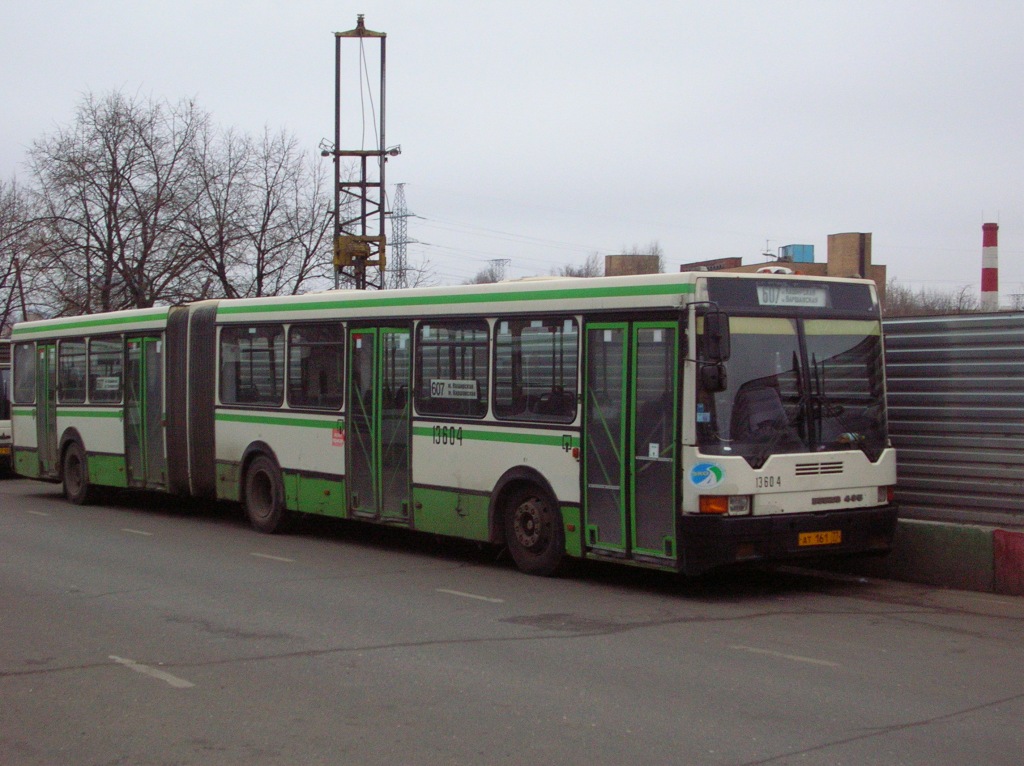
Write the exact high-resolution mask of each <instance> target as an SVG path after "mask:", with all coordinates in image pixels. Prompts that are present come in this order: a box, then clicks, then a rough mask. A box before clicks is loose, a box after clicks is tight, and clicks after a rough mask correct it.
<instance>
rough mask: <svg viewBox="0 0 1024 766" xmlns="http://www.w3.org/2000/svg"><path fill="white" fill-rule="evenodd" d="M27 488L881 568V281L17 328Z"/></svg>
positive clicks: (271, 514) (531, 568) (791, 279)
mask: <svg viewBox="0 0 1024 766" xmlns="http://www.w3.org/2000/svg"><path fill="white" fill-rule="evenodd" d="M13 340H14V344H15V345H14V354H13V356H14V382H13V392H12V398H13V403H14V404H13V427H14V462H15V470H16V471H17V472H18V473H20V474H22V475H24V476H29V477H36V478H40V479H47V480H54V481H62V482H63V489H64V493H65V495H66V496H67V498H68V499H69V500H70V501H71V502H73V503H82V502H85V501H86V500H87V499H88V498H89V497H90V495H91V490H92V489H93V488H95V487H98V486H107V487H134V488H147V489H153V490H159V491H162V492H169V493H173V494H176V495H181V496H192V497H203V498H219V499H229V500H234V501H238V502H240V503H242V504H243V505H244V507H245V510H246V512H247V514H248V517H249V519H250V521H251V523H252V525H253V526H254V527H256V528H257V529H258V530H261V531H263V532H276V531H279V530H281V529H284V528H285V527H286V525H287V522H288V521H289V520H290V519H291V518H292V517H293V516H294V515H295V514H298V513H308V514H322V515H325V516H334V517H340V518H346V519H357V520H364V521H366V522H373V523H378V524H389V525H395V526H402V527H408V528H410V529H415V530H420V531H423V532H428V533H433V534H438V535H447V536H452V537H459V538H465V539H469V540H477V541H483V542H489V543H495V544H502V545H506V546H507V547H508V549H509V551H510V552H511V555H512V557H513V559H514V560H515V562H516V564H517V565H518V566H519V567H520V568H521V569H522V570H524V571H527V572H530V573H534V574H550V573H552V572H554V571H555V570H556V569H557V568H558V566H559V564H560V563H561V562H562V561H563V560H565V559H566V558H583V559H601V560H607V561H619V562H623V563H630V564H634V565H640V566H649V567H656V568H660V569H666V570H675V571H681V572H684V573H686V574H691V575H692V574H699V573H701V572H705V571H707V570H709V569H712V568H714V567H718V566H721V565H727V564H732V563H736V562H747V561H778V560H784V559H792V558H801V557H807V556H812V555H813V556H821V555H823V554H826V555H827V554H837V555H838V554H842V555H846V554H855V553H865V552H870V551H885V550H887V549H888V548H889V547H890V545H891V542H892V538H893V534H894V531H895V524H896V507H895V505H894V504H893V502H892V498H893V487H894V485H895V482H896V456H895V453H894V451H893V449H892V448H891V446H890V444H889V440H888V437H887V434H886V414H885V378H884V370H883V354H882V334H881V322H880V311H879V305H878V300H877V297H876V294H875V289H874V285H873V284H872V283H871V282H869V281H865V280H857V279H820V278H813V277H801V276H793V275H770V274H715V275H711V274H708V273H706V272H703V273H698V272H694V273H681V274H659V275H647V276H635V277H616V278H597V279H539V280H523V281H519V282H503V283H498V284H492V285H470V286H460V287H443V288H427V289H412V290H394V291H386V292H372V293H368V292H356V291H332V292H325V293H320V294H310V295H301V296H292V297H284V298H259V299H245V300H219V301H218V300H211V301H203V302H199V303H193V304H190V305H186V306H180V307H174V308H151V309H140V310H130V311H119V312H114V313H108V314H94V315H89V316H81V317H74V318H60V319H52V320H44V321H36V322H25V323H21V324H18V325H16V326H15V327H14V331H13Z"/></svg>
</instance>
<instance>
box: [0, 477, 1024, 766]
mask: <svg viewBox="0 0 1024 766" xmlns="http://www.w3.org/2000/svg"><path fill="white" fill-rule="evenodd" d="M0 621H2V622H0V763H2V764H5V766H12V765H14V764H76V765H77V764H132V765H133V766H134V765H142V764H203V765H204V766H207V765H210V764H304V765H306V764H472V765H473V766H479V765H480V764H584V763H585V764H645V765H648V764H649V765H651V766H653V765H654V764H887V765H889V764H928V765H929V766H935V764H1014V765H1016V764H1019V763H1021V761H1022V758H1024V734H1022V726H1021V721H1022V719H1024V599H1016V598H1012V597H999V596H992V595H988V594H976V593H963V592H956V591H942V590H938V589H933V588H927V587H923V586H921V587H919V586H910V585H906V584H897V583H885V582H877V581H866V580H859V579H842V578H831V577H825V576H820V575H815V574H811V573H807V572H801V571H797V570H786V569H782V570H775V571H750V572H744V573H733V574H729V575H725V576H718V577H713V578H708V579H704V580H700V581H685V580H680V579H678V578H675V577H669V576H666V575H662V574H657V573H650V572H644V571H639V570H630V569H622V568H616V567H608V566H596V565H595V566H582V567H580V568H579V569H578V571H576V572H574V573H573V575H572V576H571V577H564V578H558V579H540V578H534V577H529V576H526V575H522V574H520V573H518V572H516V571H515V570H514V569H513V568H512V566H511V564H510V563H509V562H508V561H507V560H505V559H503V558H500V557H497V558H496V556H495V551H493V550H489V549H484V550H478V549H476V548H474V547H472V546H467V545H464V544H453V543H443V542H439V541H437V540H435V539H433V538H428V537H425V536H418V535H413V534H409V533H404V532H398V531H389V530H378V529H375V528H367V527H360V526H357V525H352V524H345V523H320V522H318V523H313V524H310V525H307V526H306V527H305V528H304V529H302V530H300V531H299V532H298V533H296V534H293V535H290V536H284V537H272V536H266V535H260V534H258V533H256V532H254V531H252V530H250V529H249V528H248V527H247V526H246V524H245V523H244V521H243V520H242V517H241V514H240V512H238V511H237V510H236V509H234V508H231V507H227V506H213V507H206V508H197V507H195V506H188V507H187V508H183V507H182V506H181V504H180V503H179V502H178V501H175V500H171V499H167V498H165V499H162V500H160V501H157V502H153V501H151V500H149V501H147V500H146V499H145V498H142V497H140V496H138V495H135V496H131V497H123V498H120V499H116V500H111V499H107V500H105V501H103V504H101V505H95V506H89V507H74V506H71V505H69V504H67V503H65V502H64V501H63V500H62V499H60V497H59V495H58V492H57V488H56V487H55V486H53V485H47V484H40V483H35V482H29V481H25V480H17V479H16V480H7V481H2V482H0Z"/></svg>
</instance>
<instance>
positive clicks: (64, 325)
mask: <svg viewBox="0 0 1024 766" xmlns="http://www.w3.org/2000/svg"><path fill="white" fill-rule="evenodd" d="M166 321H167V312H166V311H163V312H161V313H159V314H151V315H149V316H131V317H121V316H117V317H103V318H102V319H85V318H82V317H75V318H74V319H69V320H68V321H67V322H54V323H52V324H47V325H46V326H44V327H17V326H16V327H15V328H14V329H13V330H12V331H11V335H32V334H33V333H35V334H43V335H48V334H50V333H54V332H62V331H64V330H84V329H88V328H96V327H115V326H117V325H141V324H144V323H146V322H166Z"/></svg>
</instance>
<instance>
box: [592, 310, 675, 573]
mask: <svg viewBox="0 0 1024 766" xmlns="http://www.w3.org/2000/svg"><path fill="white" fill-rule="evenodd" d="M586 344H587V347H586V359H587V362H586V380H585V383H584V385H585V415H584V428H585V431H584V442H585V448H584V475H585V484H586V491H585V493H584V514H585V519H586V527H585V528H586V544H587V547H588V548H590V549H592V550H594V551H595V552H600V553H602V554H605V555H612V556H616V557H620V558H630V559H655V560H661V561H664V560H671V559H675V557H676V524H675V518H676V508H677V506H678V500H677V496H676V494H677V493H676V459H677V453H678V446H677V441H678V432H679V429H678V414H677V407H676V401H677V398H678V397H677V392H678V385H679V375H678V366H679V363H678V350H677V349H678V328H677V325H676V324H675V323H672V322H615V323H602V324H591V325H589V326H588V329H587V334H586Z"/></svg>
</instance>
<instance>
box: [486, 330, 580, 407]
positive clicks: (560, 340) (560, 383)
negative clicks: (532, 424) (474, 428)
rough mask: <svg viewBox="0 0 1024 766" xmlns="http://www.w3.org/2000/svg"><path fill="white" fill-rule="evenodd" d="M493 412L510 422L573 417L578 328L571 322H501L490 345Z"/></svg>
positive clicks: (577, 359)
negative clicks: (492, 355)
mask: <svg viewBox="0 0 1024 766" xmlns="http://www.w3.org/2000/svg"><path fill="white" fill-rule="evenodd" d="M494 346H495V350H494V414H495V415H496V416H497V417H499V418H508V419H510V420H529V421H543V422H551V423H571V422H572V421H573V420H575V419H576V410H577V401H576V377H577V367H578V364H579V327H578V326H577V324H576V320H575V319H571V318H556V317H544V318H526V319H502V320H499V321H498V323H497V326H496V333H495V342H494Z"/></svg>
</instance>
